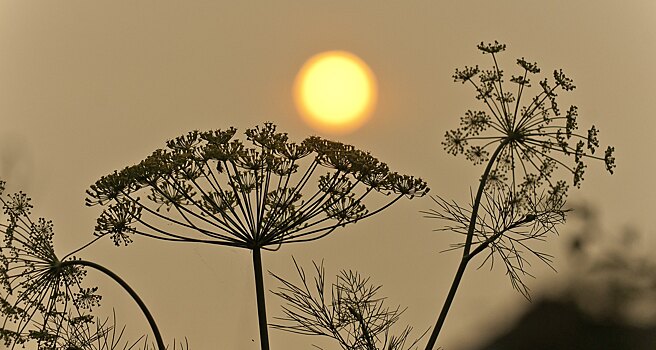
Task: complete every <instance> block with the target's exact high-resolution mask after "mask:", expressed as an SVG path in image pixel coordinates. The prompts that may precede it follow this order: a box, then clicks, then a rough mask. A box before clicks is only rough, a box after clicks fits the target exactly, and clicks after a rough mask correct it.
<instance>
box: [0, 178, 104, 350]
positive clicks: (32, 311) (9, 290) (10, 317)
mask: <svg viewBox="0 0 656 350" xmlns="http://www.w3.org/2000/svg"><path fill="white" fill-rule="evenodd" d="M3 191H4V182H3V181H0V203H1V204H2V209H3V212H4V215H5V216H6V217H7V222H6V223H0V232H2V234H3V241H2V245H1V246H0V285H1V288H2V289H1V292H0V316H1V317H2V318H1V319H0V342H2V343H4V345H5V346H8V347H9V348H11V349H14V348H16V347H17V346H19V345H20V346H24V344H26V343H36V344H38V346H39V349H57V344H58V342H59V341H60V336H59V334H58V331H57V329H60V328H61V326H62V325H64V324H67V323H68V322H69V321H70V320H71V318H75V319H76V320H77V323H78V325H80V326H81V325H82V324H84V323H86V322H91V321H92V318H89V317H88V316H89V312H91V309H92V308H93V307H96V306H98V304H99V302H100V296H99V295H97V294H96V290H97V287H92V288H87V287H83V286H82V280H83V278H84V276H85V275H86V272H85V270H84V269H82V268H81V267H77V266H65V267H62V266H60V265H61V262H60V260H59V258H58V257H57V255H56V254H55V251H54V248H53V244H52V238H53V225H52V222H50V221H46V220H45V219H43V218H39V219H38V220H36V221H34V220H32V219H31V209H32V204H30V198H29V197H27V195H25V194H24V193H22V192H19V193H15V194H10V195H7V196H3V195H2V194H3Z"/></svg>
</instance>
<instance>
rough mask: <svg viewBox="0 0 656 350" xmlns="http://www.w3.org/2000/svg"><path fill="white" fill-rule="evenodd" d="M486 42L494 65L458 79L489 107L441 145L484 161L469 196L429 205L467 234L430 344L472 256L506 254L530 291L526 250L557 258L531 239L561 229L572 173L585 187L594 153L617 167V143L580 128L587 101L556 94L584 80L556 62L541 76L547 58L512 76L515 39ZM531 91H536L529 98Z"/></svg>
mask: <svg viewBox="0 0 656 350" xmlns="http://www.w3.org/2000/svg"><path fill="white" fill-rule="evenodd" d="M478 49H479V50H480V51H481V52H482V53H483V54H486V55H489V56H490V57H491V61H492V66H491V68H489V69H482V68H479V66H473V67H464V68H463V69H456V71H455V74H454V75H453V78H454V81H455V82H460V83H463V84H469V85H471V86H472V87H473V88H474V90H475V92H476V99H477V100H478V101H479V102H480V104H481V105H482V107H483V108H482V109H480V110H468V111H466V112H465V113H464V115H463V116H462V117H461V118H460V126H459V127H458V128H456V129H454V130H450V131H447V132H446V134H445V139H444V141H443V143H442V145H443V146H444V149H445V150H446V151H447V153H449V154H452V155H454V156H457V155H464V156H465V157H466V158H467V159H468V160H469V161H471V162H472V163H474V165H484V167H485V168H484V170H483V175H482V176H481V178H480V180H479V185H478V189H477V191H476V192H475V193H473V194H472V196H471V197H472V198H471V202H470V203H468V204H466V205H461V204H458V203H456V202H454V201H449V200H445V199H443V198H441V197H439V196H438V197H433V200H434V201H435V203H436V204H437V207H436V208H435V209H431V210H428V211H426V212H425V214H426V215H427V217H429V218H436V219H440V220H442V221H445V222H446V223H447V224H446V225H445V226H444V227H442V228H440V229H439V230H447V231H452V232H456V233H459V234H461V235H463V236H464V238H463V241H462V242H460V243H457V244H455V245H454V247H453V248H454V249H460V250H461V251H462V258H461V261H460V264H459V266H458V270H457V272H456V275H455V278H454V281H453V283H452V285H451V288H450V290H449V292H448V294H447V298H446V300H445V303H444V306H443V308H442V310H441V312H440V315H439V317H438V320H437V322H436V325H435V328H434V329H433V332H432V334H431V337H430V339H429V341H428V344H427V346H426V349H427V350H430V349H433V347H434V346H435V342H436V340H437V336H438V335H439V332H440V330H441V328H442V325H443V324H444V321H445V319H446V315H447V313H448V311H449V308H450V306H451V304H452V302H453V299H454V297H455V293H456V291H457V289H458V286H459V284H460V281H461V280H462V277H463V274H464V272H465V269H466V267H467V265H468V263H469V262H470V261H472V260H473V259H474V258H475V257H476V256H478V255H480V254H482V253H484V252H485V254H486V257H485V259H484V263H485V262H487V261H489V262H494V261H495V259H497V260H501V261H502V262H503V264H504V266H505V268H506V272H507V275H508V276H509V277H510V280H511V283H512V285H513V287H515V288H516V289H517V290H519V291H520V292H521V293H522V294H523V295H524V296H526V297H527V298H528V297H529V293H528V292H529V290H528V288H527V286H526V285H525V284H524V282H523V281H522V277H524V276H526V275H530V274H529V272H528V271H527V270H526V267H527V266H528V265H529V263H528V260H527V255H533V256H535V257H537V258H538V259H540V260H542V261H544V262H546V263H547V264H550V263H551V256H550V255H548V254H545V253H542V252H539V251H537V250H536V249H535V248H533V246H532V244H531V243H532V242H533V241H536V240H543V239H545V238H546V237H547V236H549V235H552V234H556V233H557V227H558V224H560V223H563V222H564V221H565V213H566V211H567V210H566V209H565V207H564V204H565V199H566V196H567V191H568V188H569V185H568V182H570V181H571V184H572V185H573V186H574V187H577V188H578V187H580V186H581V183H582V181H583V179H584V174H585V171H586V169H587V162H588V161H600V162H602V163H604V165H605V168H606V170H607V171H608V172H610V173H611V174H612V173H613V170H614V168H615V157H614V156H613V152H614V150H615V149H614V148H613V147H610V146H608V147H607V148H606V149H605V151H603V152H599V148H600V142H599V139H598V134H599V130H598V129H597V127H595V126H592V127H590V129H588V130H587V132H581V131H579V128H578V108H577V107H576V106H574V105H571V106H569V107H567V108H566V109H563V110H561V108H560V106H559V104H558V103H557V99H558V96H559V95H558V94H560V93H561V92H569V91H572V90H574V88H575V86H574V83H573V81H572V79H571V78H569V77H567V76H566V75H565V74H564V73H563V71H562V70H555V71H554V72H553V76H552V79H549V78H543V79H541V80H537V79H539V78H536V77H537V76H538V74H539V73H540V68H538V65H537V64H536V63H532V62H530V61H527V60H526V59H524V58H520V59H517V61H516V62H517V65H518V66H519V68H520V69H519V72H518V74H517V75H510V78H509V79H508V78H507V76H506V74H505V72H504V71H503V70H502V69H500V67H499V62H498V54H499V53H501V52H503V51H504V50H505V49H506V45H504V44H501V43H499V42H496V41H495V42H494V43H487V44H486V43H481V44H479V45H478ZM534 79H535V80H537V84H536V83H535V82H534ZM535 90H537V92H534V91H535ZM529 93H533V95H532V97H531V98H529V99H526V96H527V94H529ZM563 111H564V112H563ZM567 177H569V178H570V179H569V180H567Z"/></svg>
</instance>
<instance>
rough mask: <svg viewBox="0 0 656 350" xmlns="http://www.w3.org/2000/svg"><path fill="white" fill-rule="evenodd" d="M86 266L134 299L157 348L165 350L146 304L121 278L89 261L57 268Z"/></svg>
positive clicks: (69, 263)
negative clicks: (108, 279) (111, 281)
mask: <svg viewBox="0 0 656 350" xmlns="http://www.w3.org/2000/svg"><path fill="white" fill-rule="evenodd" d="M75 265H77V266H86V267H90V268H92V269H95V270H98V271H100V272H102V273H104V274H105V275H107V276H109V277H110V278H111V279H113V280H114V281H116V282H117V283H118V284H120V285H121V287H123V289H125V291H126V292H128V294H130V296H131V297H132V299H134V301H135V302H136V303H137V305H139V308H140V309H141V312H143V314H144V316H146V319H147V320H148V324H149V325H150V328H151V330H152V331H153V335H154V336H155V341H156V342H157V348H158V349H159V350H166V346H165V345H164V340H162V334H161V333H160V332H159V329H158V328H157V324H156V323H155V319H154V318H153V315H152V314H151V313H150V311H148V308H147V307H146V304H144V302H143V300H141V298H140V297H139V295H138V294H137V293H136V292H135V291H134V289H132V287H130V285H128V284H127V282H125V281H124V280H123V279H122V278H121V277H119V276H118V275H117V274H115V273H114V272H112V271H111V270H109V269H107V268H106V267H104V266H102V265H99V264H96V263H94V262H91V261H86V260H69V261H64V262H62V263H61V264H60V265H59V268H64V267H67V266H75Z"/></svg>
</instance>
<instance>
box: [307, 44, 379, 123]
mask: <svg viewBox="0 0 656 350" xmlns="http://www.w3.org/2000/svg"><path fill="white" fill-rule="evenodd" d="M376 94H377V91H376V83H375V78H374V75H373V73H372V72H371V70H370V69H369V67H368V66H367V64H366V63H364V61H362V60H361V59H360V58H358V57H357V56H355V55H353V54H351V53H348V52H345V51H328V52H323V53H320V54H317V55H315V56H313V57H311V58H310V59H309V60H308V61H307V62H306V63H305V64H304V65H303V67H302V68H301V70H300V71H299V73H298V75H297V77H296V82H295V84H294V100H295V102H296V106H297V108H298V110H299V112H300V113H301V115H302V116H303V117H304V118H305V120H306V121H307V122H308V123H309V124H310V125H311V126H312V127H314V128H317V129H322V130H326V131H331V132H338V133H345V132H349V131H352V130H354V129H357V128H358V127H360V126H361V125H362V124H363V123H364V122H365V121H366V119H367V118H368V117H369V115H370V114H371V112H372V111H373V107H374V105H375V102H376Z"/></svg>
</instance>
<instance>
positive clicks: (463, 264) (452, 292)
mask: <svg viewBox="0 0 656 350" xmlns="http://www.w3.org/2000/svg"><path fill="white" fill-rule="evenodd" d="M508 142H510V140H509V139H505V140H503V141H501V143H500V144H499V146H498V147H497V149H496V150H495V151H494V153H493V154H492V157H490V160H489V161H488V163H487V167H486V168H485V171H484V172H483V176H482V177H481V181H480V183H479V185H478V191H477V192H476V198H475V199H474V204H473V206H472V213H471V218H470V219H469V228H468V230H467V238H466V239H465V246H464V249H463V251H462V259H461V260H460V264H459V265H458V270H457V271H456V275H455V276H454V278H453V282H452V283H451V288H450V289H449V293H448V294H447V296H446V300H445V301H444V305H443V306H442V310H441V311H440V315H439V317H438V318H437V322H436V323H435V328H433V332H432V333H431V336H430V338H429V339H428V343H427V344H426V350H432V349H433V347H434V346H435V342H437V336H438V335H439V334H440V331H441V330H442V326H443V325H444V321H445V320H446V315H447V314H448V313H449V309H450V308H451V304H452V303H453V299H454V298H455V296H456V291H457V290H458V286H460V281H462V276H463V275H464V274H465V270H466V268H467V264H468V263H469V261H470V260H471V256H470V254H469V252H470V250H471V245H472V241H473V238H474V229H475V228H476V219H477V218H478V207H479V206H480V204H481V197H482V196H483V191H484V189H485V183H486V182H487V177H488V175H489V174H490V171H491V170H492V165H493V164H494V161H495V160H496V158H497V157H498V156H499V153H500V152H501V150H502V149H503V148H504V147H505V146H506V145H507V144H508Z"/></svg>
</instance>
